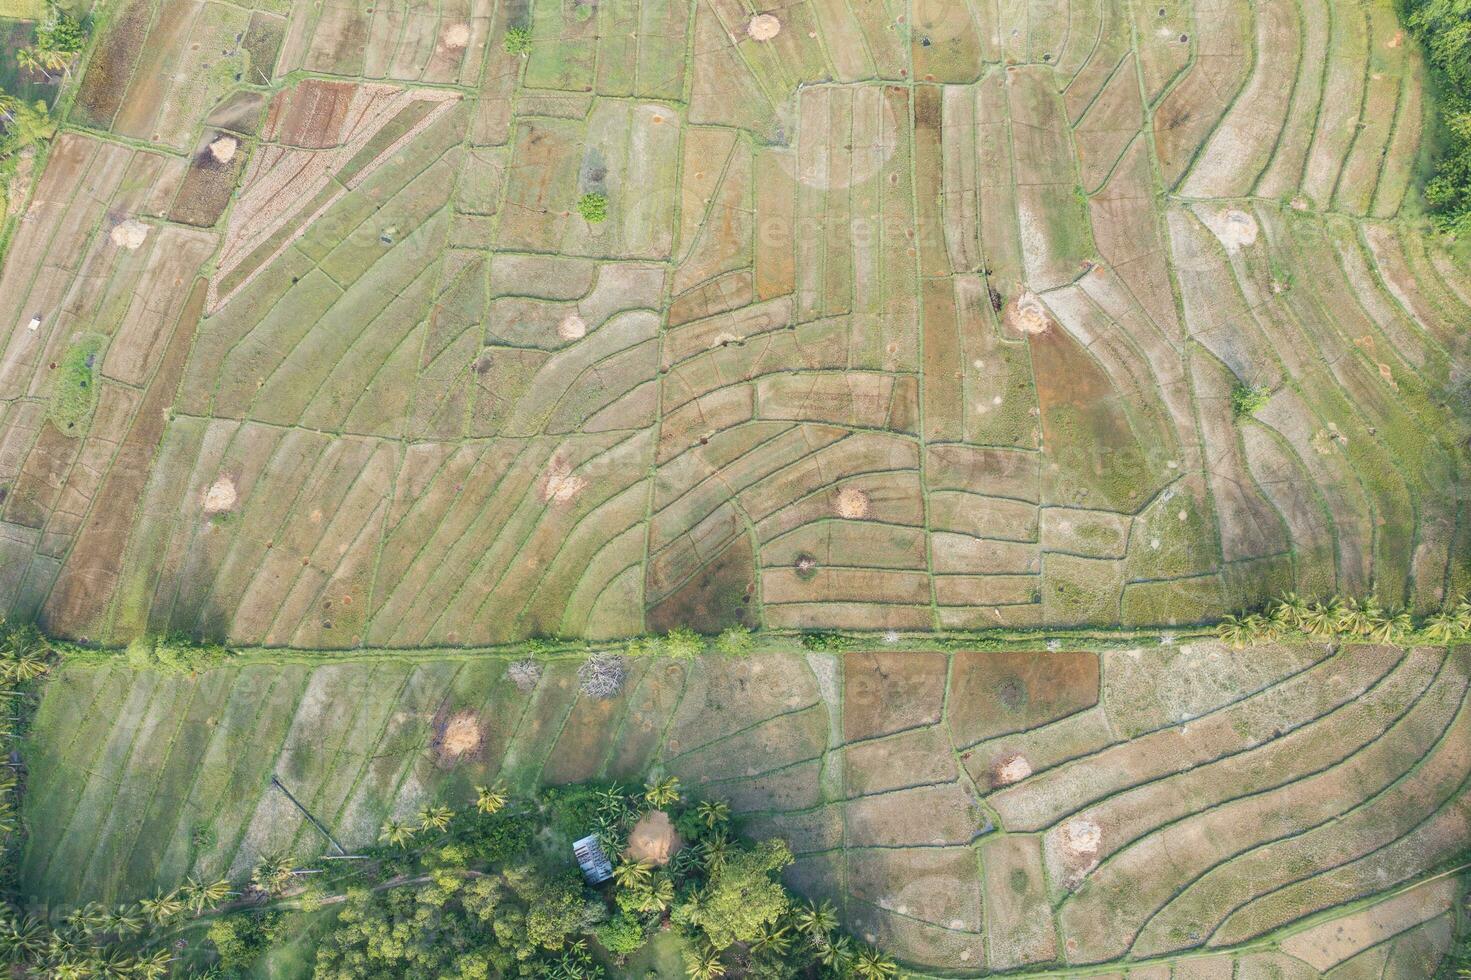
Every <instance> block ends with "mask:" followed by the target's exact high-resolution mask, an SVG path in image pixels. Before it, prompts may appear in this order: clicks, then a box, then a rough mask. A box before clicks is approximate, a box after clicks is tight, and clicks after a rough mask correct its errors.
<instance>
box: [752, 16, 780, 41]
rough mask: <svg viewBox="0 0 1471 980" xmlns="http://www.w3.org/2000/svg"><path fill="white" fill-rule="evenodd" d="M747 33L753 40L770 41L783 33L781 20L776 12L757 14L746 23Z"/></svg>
mask: <svg viewBox="0 0 1471 980" xmlns="http://www.w3.org/2000/svg"><path fill="white" fill-rule="evenodd" d="M746 33H747V34H749V35H751V40H753V41H770V40H771V39H772V38H774V37H776V36H777V35H778V34H780V33H781V21H779V20H777V19H776V15H775V14H757V15H756V16H755V17H752V18H751V22H750V23H749V24H747V25H746Z"/></svg>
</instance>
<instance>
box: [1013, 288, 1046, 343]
mask: <svg viewBox="0 0 1471 980" xmlns="http://www.w3.org/2000/svg"><path fill="white" fill-rule="evenodd" d="M1001 320H1002V322H1003V323H1005V324H1006V325H1007V326H1008V327H1010V328H1011V329H1012V330H1015V331H1016V332H1017V333H1019V334H1029V333H1030V334H1038V333H1046V332H1047V330H1048V328H1050V327H1051V326H1052V316H1051V315H1050V314H1049V313H1048V312H1047V307H1046V306H1044V305H1043V304H1042V300H1041V299H1039V298H1038V297H1037V294H1036V293H1034V292H1032V291H1031V290H1030V289H1027V290H1023V291H1022V293H1021V295H1020V296H1018V297H1017V298H1016V299H1015V300H1013V301H1012V302H1011V303H1010V304H1008V305H1007V307H1006V309H1005V310H1003V311H1002V313H1001Z"/></svg>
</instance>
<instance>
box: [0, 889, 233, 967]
mask: <svg viewBox="0 0 1471 980" xmlns="http://www.w3.org/2000/svg"><path fill="white" fill-rule="evenodd" d="M233 894H234V892H232V891H231V890H230V883H229V882H228V881H226V880H224V879H220V880H218V881H203V880H200V879H197V878H191V879H189V881H187V882H186V883H185V884H184V885H183V886H181V887H179V888H176V889H174V890H173V891H170V892H165V893H163V894H159V895H156V896H154V897H152V898H145V899H142V900H141V901H138V902H132V903H126V904H121V905H115V906H111V907H109V906H106V905H103V904H101V903H100V902H88V903H87V904H86V905H82V906H80V907H78V908H76V909H73V910H72V911H71V912H70V913H68V914H67V916H66V917H65V918H64V919H62V921H61V922H60V924H59V925H57V926H52V925H51V924H50V923H48V922H47V921H46V920H45V919H43V918H41V917H40V916H36V915H19V914H17V913H16V912H15V911H14V910H11V911H9V912H8V913H7V914H5V915H3V916H0V961H3V962H5V963H8V964H11V965H12V966H22V967H25V968H29V969H30V970H32V971H38V972H28V973H26V974H25V975H26V976H31V975H36V976H45V977H49V978H54V980H84V978H87V980H157V978H160V977H164V976H167V975H168V972H169V964H170V963H172V962H173V953H172V952H171V951H170V950H169V948H168V947H166V946H157V947H156V948H153V949H148V948H146V947H147V946H148V945H151V944H150V943H149V942H148V941H147V940H148V934H149V930H151V929H157V928H160V927H163V926H166V925H169V924H171V923H173V922H176V921H178V920H180V919H181V918H183V917H185V916H186V915H201V914H203V913H204V912H206V911H209V910H211V909H214V908H217V907H218V906H219V905H220V904H221V903H223V902H224V901H225V900H226V899H227V898H229V897H230V896H231V895H233ZM140 938H141V939H142V941H143V942H142V945H143V947H144V948H135V947H137V946H138V943H137V942H136V941H137V940H140Z"/></svg>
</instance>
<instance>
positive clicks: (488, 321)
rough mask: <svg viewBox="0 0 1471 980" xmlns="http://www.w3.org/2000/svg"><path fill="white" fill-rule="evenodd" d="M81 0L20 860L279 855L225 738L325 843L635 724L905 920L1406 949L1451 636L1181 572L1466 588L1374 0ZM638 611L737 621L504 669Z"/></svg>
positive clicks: (273, 818)
mask: <svg viewBox="0 0 1471 980" xmlns="http://www.w3.org/2000/svg"><path fill="white" fill-rule="evenodd" d="M0 2H3V0H0ZM96 13H97V14H98V17H97V20H96V23H97V24H98V25H99V36H98V37H97V38H96V39H95V43H93V44H92V45H91V46H90V47H89V48H88V51H87V53H86V56H85V59H84V60H82V61H80V62H79V63H78V64H77V65H76V67H75V70H74V71H73V72H72V77H70V78H68V79H67V80H66V81H65V82H64V83H63V86H62V94H61V97H60V98H59V99H58V100H57V105H58V106H59V107H60V108H59V110H58V111H59V112H60V113H62V118H61V120H60V121H61V123H62V126H61V130H60V132H59V133H58V135H57V136H56V138H55V139H54V140H53V141H52V142H51V144H50V145H49V147H48V148H47V151H46V153H45V154H44V156H41V157H37V158H36V159H35V160H34V161H32V162H31V163H30V164H28V166H33V167H34V169H35V173H34V179H33V180H32V178H31V177H30V176H27V177H26V178H25V179H24V180H17V181H16V182H15V183H14V184H13V185H12V186H13V190H14V193H12V195H11V199H10V201H9V203H8V207H9V210H10V213H9V214H8V215H0V221H3V222H4V226H3V229H0V247H3V248H4V252H3V255H0V613H3V614H5V615H6V616H10V617H16V618H21V619H31V618H34V619H36V620H38V621H39V622H40V623H41V624H42V626H43V627H44V628H45V629H46V630H47V631H48V632H50V633H52V634H54V635H57V636H61V637H65V638H68V639H71V640H75V641H78V642H80V643H82V644H84V645H89V646H92V647H94V648H96V652H95V653H94V654H88V655H87V656H85V657H79V658H78V659H77V660H76V662H73V663H71V664H70V665H68V666H67V667H66V668H65V669H63V670H61V671H60V672H59V674H58V675H57V676H56V677H55V678H53V679H52V680H51V681H50V682H48V685H47V689H46V694H45V697H44V699H43V701H42V703H41V706H40V709H39V714H38V716H37V718H36V723H35V726H34V730H33V731H32V733H31V734H30V736H29V740H28V743H27V749H26V764H27V767H28V770H29V774H30V775H29V777H28V783H27V790H26V801H25V813H24V816H25V822H26V826H27V828H28V834H29V836H28V839H27V843H26V846H25V853H24V859H23V875H22V877H23V882H24V888H25V891H26V894H27V895H28V896H29V897H30V898H32V899H34V900H35V901H37V902H47V903H52V904H53V905H57V906H60V905H67V904H72V903H77V902H83V901H89V900H93V899H96V900H101V901H114V900H117V899H121V898H125V897H131V896H137V895H142V894H145V893H148V892H149V891H151V890H152V889H155V888H162V887H170V886H172V885H173V884H175V883H177V882H178V881H180V880H182V878H183V877H184V876H185V875H187V874H190V873H199V874H230V875H238V874H240V873H241V872H242V871H244V870H246V869H248V868H249V866H250V864H251V863H252V862H253V860H254V859H255V858H256V857H257V856H259V855H260V854H262V853H266V852H268V851H273V850H278V849H290V850H293V851H294V852H295V853H297V854H298V855H299V856H301V857H302V858H303V859H308V860H309V859H311V858H312V857H314V856H315V855H316V854H317V853H318V852H319V849H320V842H319V841H318V840H317V839H316V838H315V837H314V831H313V830H312V829H311V828H310V826H308V825H304V824H303V823H302V820H301V818H300V815H299V814H297V813H296V812H295V811H294V810H293V809H292V808H291V807H290V806H289V804H287V803H286V802H285V801H284V800H283V799H282V798H281V797H280V795H279V793H278V792H277V791H276V790H273V789H272V788H271V784H270V779H271V776H272V775H275V776H277V777H279V778H280V779H281V780H282V782H283V783H285V784H287V785H289V786H290V787H291V789H292V792H294V793H296V794H297V796H298V797H299V798H301V799H302V800H304V801H306V802H307V804H308V806H310V807H311V808H312V809H313V810H314V812H317V813H318V814H320V815H321V816H322V817H323V819H324V820H325V821H326V822H327V823H328V824H329V825H330V826H331V827H332V828H333V830H334V833H337V834H339V835H341V837H342V839H343V840H345V841H354V842H363V841H367V840H370V839H372V838H373V837H374V836H375V835H376V832H377V828H378V827H379V825H380V824H381V822H382V821H383V820H384V819H385V818H386V817H391V816H395V815H400V814H404V813H408V812H411V811H412V810H414V809H415V808H416V807H417V806H419V805H420V804H421V803H422V802H424V801H427V800H444V801H447V802H450V803H453V804H456V805H459V804H462V803H463V802H464V801H465V800H466V799H467V798H468V794H469V792H470V788H471V787H472V786H473V785H475V784H476V783H477V782H485V781H488V780H492V779H495V778H504V779H506V780H507V781H508V782H510V783H511V784H512V785H513V786H515V787H517V788H519V789H521V790H526V789H529V788H531V787H533V786H536V785H541V784H545V783H562V782H575V781H580V780H585V779H590V778H598V777H607V778H629V779H641V778H642V777H643V775H644V774H645V773H646V772H648V771H649V770H650V769H651V768H662V769H663V770H666V771H669V772H672V773H676V774H678V775H679V776H680V777H681V779H683V780H684V781H685V784H686V785H687V786H690V787H693V788H696V789H697V791H699V792H701V793H708V794H710V795H718V796H721V797H724V798H727V799H729V800H730V802H731V804H732V806H733V808H734V809H736V810H737V811H739V812H740V813H741V815H742V820H743V826H744V828H745V830H746V831H747V832H748V833H751V834H779V835H781V836H783V837H785V838H786V839H787V840H788V841H790V842H791V844H792V847H793V849H794V851H796V852H797V853H798V855H799V861H798V863H797V864H796V865H795V866H794V867H793V868H792V870H791V876H792V884H793V885H794V887H796V888H798V889H799V890H801V891H803V892H805V893H806V894H809V895H811V896H814V897H823V896H830V897H831V898H832V899H833V900H834V901H835V902H836V903H837V905H838V906H839V908H840V909H841V911H842V913H843V915H844V917H845V920H846V922H847V924H848V925H849V926H850V927H851V928H852V929H853V930H854V931H855V932H856V933H857V934H858V935H859V936H860V937H862V938H864V939H865V940H866V941H868V942H874V943H878V944H880V945H882V946H884V947H885V948H887V949H890V950H892V951H893V952H894V953H895V955H896V956H898V957H899V959H900V960H902V961H903V962H905V963H906V964H908V965H910V966H912V967H913V968H915V969H918V970H921V971H930V972H934V973H937V974H944V975H959V974H969V975H974V974H980V973H985V972H998V971H1019V972H1042V973H1045V972H1047V971H1057V970H1063V969H1066V970H1072V971H1074V973H1075V974H1076V975H1085V976H1097V977H1100V978H1102V977H1115V978H1119V977H1123V976H1125V975H1126V974H1127V976H1128V977H1129V978H1130V980H1134V978H1145V980H1168V978H1170V977H1180V978H1184V977H1200V978H1213V977H1223V978H1226V977H1234V978H1241V980H1252V978H1262V980H1265V978H1269V977H1275V978H1286V980H1297V978H1299V977H1302V978H1307V977H1316V976H1320V975H1331V976H1334V977H1358V976H1371V975H1379V976H1383V977H1405V978H1414V977H1424V976H1430V975H1432V974H1433V972H1434V969H1435V964H1436V963H1437V962H1438V961H1439V960H1440V958H1441V957H1442V956H1443V955H1444V953H1445V951H1446V950H1447V949H1449V948H1450V947H1451V945H1452V942H1453V939H1454V937H1455V936H1456V935H1457V928H1458V925H1457V923H1458V922H1459V921H1460V919H1458V916H1459V915H1461V904H1462V903H1463V902H1464V896H1463V895H1462V894H1461V891H1462V890H1463V887H1464V885H1463V882H1462V881H1461V880H1460V879H1457V878H1455V877H1453V876H1439V875H1440V872H1441V870H1443V869H1444V868H1447V867H1450V866H1451V865H1452V863H1453V861H1454V860H1455V858H1456V855H1458V854H1462V853H1464V851H1465V849H1466V847H1467V845H1468V843H1471V828H1468V826H1467V821H1468V819H1471V813H1468V811H1467V802H1466V801H1467V800H1468V799H1471V797H1468V794H1467V792H1466V787H1465V779H1466V775H1467V771H1468V760H1467V758H1466V754H1465V749H1466V746H1468V745H1471V738H1468V733H1467V732H1466V731H1465V730H1464V726H1465V723H1466V722H1465V701H1466V698H1465V687H1466V684H1467V682H1468V664H1467V660H1466V650H1465V649H1464V648H1452V649H1450V650H1446V649H1442V648H1418V647H1417V648H1413V649H1403V650H1402V649H1398V648H1393V647H1387V646H1369V645H1362V646H1360V645H1347V646H1343V647H1330V646H1327V645H1289V646H1275V647H1256V648H1253V649H1251V650H1250V651H1247V652H1245V653H1242V652H1238V651H1233V650H1230V649H1227V648H1224V647H1221V646H1219V645H1218V644H1216V643H1214V642H1207V641H1204V640H1201V639H1200V636H1201V635H1202V633H1201V631H1199V630H1196V629H1193V627H1195V626H1197V625H1198V624H1203V623H1210V622H1213V621H1215V620H1216V619H1218V618H1219V617H1221V616H1222V615H1224V614H1226V613H1228V612H1232V611H1239V610H1241V609H1243V608H1252V607H1254V606H1257V605H1259V604H1260V603H1262V602H1263V601H1265V600H1267V599H1268V598H1270V597H1272V596H1276V595H1278V594H1280V593H1282V592H1284V591H1289V590H1291V591H1295V592H1297V593H1300V594H1302V595H1304V596H1307V597H1310V598H1317V597H1327V596H1332V595H1341V596H1354V597H1370V596H1372V597H1375V598H1376V599H1377V601H1378V602H1379V603H1380V604H1382V605H1383V606H1384V607H1386V608H1388V609H1391V610H1398V609H1401V608H1403V609H1408V610H1410V611H1412V612H1414V613H1416V614H1425V613H1429V612H1431V611H1433V610H1436V609H1438V608H1440V607H1441V606H1442V605H1444V604H1447V603H1449V602H1454V601H1455V600H1456V598H1457V597H1459V596H1460V595H1462V594H1464V593H1465V592H1467V591H1468V590H1471V539H1468V528H1471V521H1468V519H1467V515H1466V514H1465V513H1464V510H1465V506H1466V504H1465V497H1466V494H1465V493H1464V492H1463V486H1462V485H1463V483H1464V479H1463V477H1462V472H1463V470H1466V469H1467V467H1468V460H1467V458H1466V457H1467V448H1466V447H1467V438H1466V437H1467V435H1468V431H1471V430H1468V428H1467V426H1468V423H1471V410H1468V408H1467V402H1466V386H1465V377H1466V374H1467V372H1468V370H1471V341H1468V339H1467V336H1468V335H1467V331H1466V329H1465V328H1466V326H1467V325H1468V324H1471V262H1468V253H1467V248H1466V243H1465V242H1453V241H1448V240H1446V238H1444V237H1442V236H1437V235H1436V234H1434V233H1433V231H1432V230H1431V228H1430V226H1429V224H1428V222H1427V221H1426V220H1425V217H1424V213H1423V201H1422V196H1421V191H1422V183H1423V180H1424V178H1425V174H1426V173H1427V171H1428V167H1429V165H1430V161H1431V154H1432V152H1433V141H1434V134H1433V132H1432V131H1431V123H1430V120H1431V119H1432V118H1433V116H1432V108H1433V107H1432V105H1431V103H1430V98H1431V93H1429V92H1427V90H1426V88H1425V71H1424V63H1423V59H1422V56H1421V52H1420V51H1419V50H1418V49H1417V48H1416V46H1415V42H1414V41H1413V39H1411V38H1410V37H1409V36H1408V35H1407V34H1406V33H1405V32H1404V31H1402V30H1401V29H1400V28H1399V25H1398V23H1397V21H1396V18H1395V12H1394V8H1393V6H1392V5H1391V4H1390V3H1389V2H1388V0H1366V2H1364V3H1347V2H1343V0H1332V2H1330V0H1301V2H1296V3H1289V2H1286V0H1252V2H1248V0H1211V2H1207V0H1160V2H1159V3H1158V4H1139V3H1135V4H1125V3H1122V2H1119V0H1029V2H1027V3H1016V2H1003V3H981V2H979V0H912V2H909V3H901V2H898V0H865V2H842V0H794V2H784V3H781V4H773V5H762V4H757V3H754V2H744V0H688V2H674V0H600V2H593V0H513V2H508V3H490V2H487V0H434V2H430V3H418V4H408V3H404V2H400V0H379V2H376V3H374V4H369V5H363V4H343V3H326V4H311V3H305V2H291V0H251V2H241V3H218V2H210V0H105V2H104V3H103V4H101V5H99V7H98V9H97V11H96ZM4 16H7V8H5V7H3V6H0V17H4ZM513 31H514V33H513ZM12 33H14V32H12ZM517 39H519V40H517ZM597 201H601V202H602V205H603V206H602V208H601V211H602V218H601V220H590V219H589V218H590V217H591V218H592V219H597V218H598V216H599V209H598V208H596V207H590V206H589V204H588V202H597ZM681 626H688V627H692V628H694V629H696V630H697V631H699V632H701V633H705V634H714V633H717V632H719V631H720V630H722V629H724V628H726V627H731V626H745V627H750V628H752V629H754V630H758V631H760V636H761V637H762V642H761V649H760V650H759V651H758V652H757V653H756V654H754V655H752V656H751V657H750V658H749V659H745V660H732V659H720V658H716V657H713V656H708V657H705V658H703V659H700V660H696V661H693V662H683V661H674V660H668V659H658V658H654V657H640V658H635V659H633V660H632V661H631V674H630V677H629V679H628V682H627V685H626V687H625V689H624V691H623V693H622V694H621V696H620V697H618V698H615V699H612V700H609V701H591V700H589V699H587V698H586V697H584V696H582V695H580V693H579V688H578V682H577V676H576V671H577V663H576V662H575V661H573V660H568V659H563V657H562V655H561V654H558V655H556V656H553V657H551V658H550V659H548V660H547V661H546V667H545V674H544V675H543V677H542V678H541V680H540V681H539V683H537V684H536V685H534V686H533V687H532V688H531V689H529V690H524V691H523V690H521V689H519V688H517V687H516V686H515V685H514V684H511V683H510V682H509V681H508V680H507V679H506V677H505V668H506V664H507V662H508V660H509V659H510V658H514V657H519V656H521V655H523V654H524V652H525V651H526V649H527V647H526V646H525V644H526V642H527V641H528V640H530V639H532V638H548V637H561V638H566V639H567V640H569V641H573V640H575V641H586V642H587V643H588V644H591V647H590V648H591V649H597V648H598V646H599V644H602V643H604V642H605V641H607V642H608V643H610V644H611V643H612V641H617V640H622V639H624V638H628V637H634V636H638V635H641V634H650V633H663V632H665V631H667V630H669V629H671V628H674V627H681ZM1074 629H1077V630H1079V631H1082V632H1067V631H1069V630H1074ZM811 630H841V631H844V632H845V633H846V635H847V636H849V637H850V638H851V637H861V639H860V640H859V641H858V642H857V649H858V650H859V651H863V652H849V653H844V654H835V653H831V652H823V653H817V652H813V653H810V654H806V655H803V654H800V653H793V652H790V651H793V650H796V649H797V645H796V644H795V643H794V642H791V641H790V634H792V633H793V632H796V631H811ZM988 630H1000V631H1003V632H1004V633H1005V635H1006V636H1007V637H1010V638H1011V641H1012V642H1011V644H1010V645H1011V646H1012V647H1017V646H1018V644H1021V648H1022V649H1024V650H1027V651H1040V650H1041V649H1042V648H1043V646H1044V643H1045V641H1046V640H1047V639H1048V637H1050V636H1052V637H1055V636H1058V635H1061V636H1069V637H1075V638H1078V639H1079V642H1078V643H1077V644H1071V643H1070V641H1059V644H1060V648H1059V649H1055V650H1049V652H1047V653H1041V652H1020V653H1018V652H1015V650H1011V651H1009V652H1008V651H1005V650H992V649H989V648H987V649H985V651H984V652H981V651H982V648H983V647H986V644H982V643H976V644H970V643H969V640H965V639H960V638H958V637H959V636H963V637H970V638H975V639H984V638H985V637H984V636H982V635H980V634H981V633H982V632H983V631H988ZM1026 631H1035V633H1034V635H1033V634H1028V633H1026ZM168 632H182V633H186V634H189V635H192V636H194V637H197V638H201V639H207V640H211V641H218V642H221V643H226V644H229V645H230V646H231V647H234V648H239V649H242V650H246V651H247V652H246V653H244V654H242V655H241V656H239V657H237V658H234V659H233V660H231V661H230V663H229V665H228V666H224V667H221V668H218V669H213V670H209V671H206V672H202V673H199V674H197V675H180V674H171V673H163V672H157V671H146V670H145V671H141V672H140V671H135V670H133V669H131V668H129V667H127V666H126V665H125V661H124V660H123V658H121V657H118V658H116V659H114V660H108V659H107V656H106V654H105V650H106V649H116V648H120V647H123V646H125V645H126V644H127V643H128V642H129V641H131V640H133V639H135V638H136V637H138V636H140V635H143V634H145V633H152V634H163V633H168ZM946 633H949V634H951V635H950V636H949V637H941V636H937V635H935V634H946ZM957 635H958V636H957ZM915 636H922V637H923V638H924V642H921V643H916V644H915V651H914V652H908V653H900V652H895V651H898V650H903V649H905V644H906V642H907V640H906V638H908V637H915ZM1018 636H1022V637H1026V638H1025V639H1022V640H1017V639H1016V638H1017V637H1018ZM1181 637H1183V639H1181ZM896 638H897V639H896ZM942 639H943V640H945V641H946V647H947V649H948V650H949V651H951V652H935V651H936V647H938V646H940V645H941V642H940V641H941V640H942ZM889 641H893V642H889ZM1059 644H1054V646H1058V645H1059ZM993 645H994V644H993ZM967 646H972V647H974V652H954V651H957V650H960V649H963V648H965V647H967ZM567 648H568V647H567V646H565V645H564V646H561V647H556V649H560V650H566V649H567ZM1095 648H1096V649H1095ZM542 649H546V647H543V648H542ZM782 651H788V652H782ZM924 651H928V652H924ZM1069 651H1071V652H1069ZM451 724H459V725H460V726H461V727H460V729H459V730H460V731H461V732H462V733H463V732H465V731H473V732H474V734H475V738H474V739H473V745H472V746H471V748H470V749H466V750H462V751H458V752H450V750H449V749H447V748H446V746H449V745H452V744H461V743H462V739H458V738H457V739H449V738H447V737H446V734H445V733H446V731H447V730H448V728H449V726H450V725H451ZM465 726H469V727H468V728H466V727H465Z"/></svg>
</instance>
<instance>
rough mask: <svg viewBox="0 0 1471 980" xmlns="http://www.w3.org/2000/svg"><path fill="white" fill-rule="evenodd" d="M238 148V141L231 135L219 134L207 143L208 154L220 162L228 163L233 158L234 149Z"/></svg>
mask: <svg viewBox="0 0 1471 980" xmlns="http://www.w3.org/2000/svg"><path fill="white" fill-rule="evenodd" d="M238 149H240V141H239V140H237V139H235V137H233V136H221V137H220V138H219V139H217V140H215V141H214V142H213V143H211V144H210V145H209V155H210V156H212V157H214V158H215V159H216V160H218V161H219V162H220V163H229V162H230V161H231V160H233V159H235V151H236V150H238Z"/></svg>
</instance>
